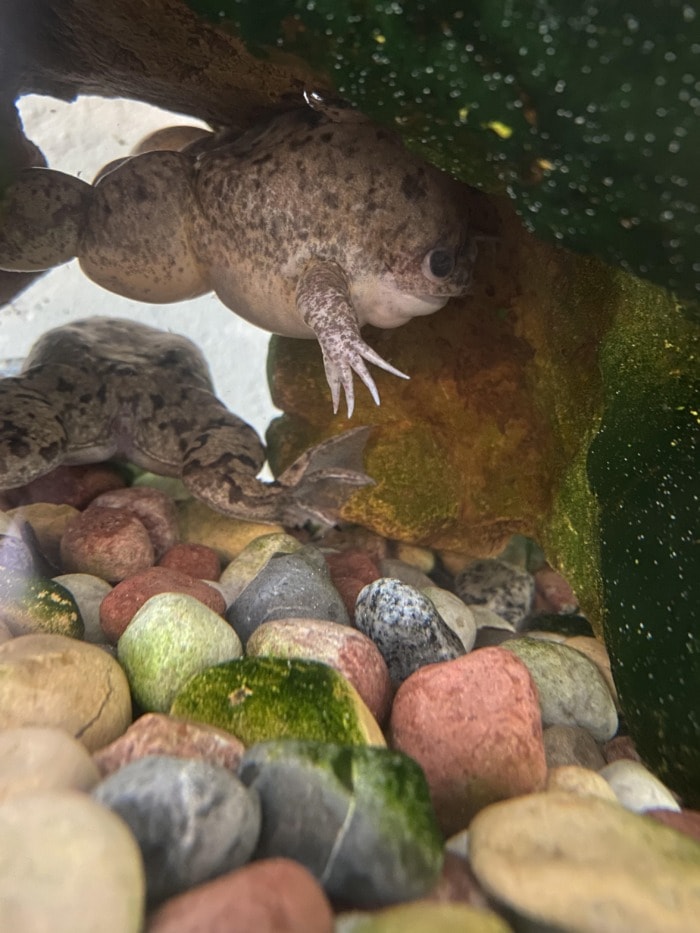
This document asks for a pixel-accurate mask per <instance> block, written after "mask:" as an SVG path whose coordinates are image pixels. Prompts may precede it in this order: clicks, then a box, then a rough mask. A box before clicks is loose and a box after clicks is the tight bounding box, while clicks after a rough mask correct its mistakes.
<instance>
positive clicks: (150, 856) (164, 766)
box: [93, 755, 261, 906]
mask: <svg viewBox="0 0 700 933" xmlns="http://www.w3.org/2000/svg"><path fill="white" fill-rule="evenodd" d="M93 796H94V798H95V799H96V800H97V801H98V802H99V803H101V804H103V805H104V806H106V807H109V809H110V810H112V811H113V812H114V813H117V814H118V815H119V816H121V817H122V819H123V820H124V821H125V822H126V823H127V824H128V826H129V827H130V829H131V831H132V832H133V834H134V836H135V837H136V840H137V842H138V844H139V847H140V849H141V854H142V856H143V861H144V867H145V870H146V888H147V898H148V903H149V905H150V906H153V905H155V904H158V903H160V902H161V901H163V900H165V899H166V898H168V897H172V896H173V895H175V894H179V893H181V892H183V891H186V890H188V889H189V888H191V887H193V886H194V885H197V884H200V883H201V882H203V881H207V880H209V879H211V878H215V877H217V876H218V875H221V874H223V873H224V872H227V871H231V870H232V869H234V868H238V867H239V866H241V865H244V864H245V863H246V862H247V861H248V860H249V859H250V857H251V855H252V853H253V851H254V849H255V846H256V844H257V841H258V836H259V834H260V822H261V816H260V801H259V799H258V796H257V794H256V793H255V792H254V791H250V790H249V789H248V788H246V787H245V786H244V785H243V784H242V783H241V781H240V780H239V779H238V778H237V777H236V775H234V774H232V773H231V772H230V771H229V770H227V769H226V768H223V767H221V766H219V765H214V764H210V763H209V762H207V761H202V760H187V759H182V758H174V757H170V756H166V755H154V756H150V757H147V758H141V759H139V760H138V761H134V762H132V763H131V764H128V765H125V766H124V767H123V768H120V769H119V771H116V772H115V773H114V774H112V775H110V776H109V777H108V778H106V779H105V780H104V781H102V783H101V784H99V785H98V786H97V787H96V788H95V790H94V791H93Z"/></svg>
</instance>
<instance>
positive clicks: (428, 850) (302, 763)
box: [239, 741, 442, 907]
mask: <svg viewBox="0 0 700 933" xmlns="http://www.w3.org/2000/svg"><path fill="white" fill-rule="evenodd" d="M239 774H240V776H241V780H242V781H243V782H244V783H245V784H247V785H248V786H251V787H253V788H254V789H255V790H257V792H258V793H259V794H260V800H261V804H262V810H263V824H262V831H261V834H260V840H259V843H258V847H257V850H256V856H257V857H269V856H280V855H281V856H286V857H289V858H294V859H295V860H296V861H298V862H301V864H302V865H305V866H306V867H307V868H308V869H309V871H311V872H312V874H313V875H314V876H315V877H316V878H318V879H319V880H320V882H321V884H322V885H323V886H324V888H325V890H326V892H327V893H328V895H329V896H330V897H332V898H337V899H339V900H340V901H342V902H343V903H346V904H352V905H357V906H367V907H369V906H381V905H385V904H392V903H395V902H397V901H402V900H409V899H412V898H415V897H420V896H421V895H422V894H425V893H426V892H427V891H429V890H430V889H431V888H432V886H433V885H434V884H435V882H436V881H437V878H438V876H439V874H440V869H441V867H442V840H441V838H440V833H439V830H438V827H437V824H436V822H435V816H434V814H433V811H432V808H431V806H430V797H429V794H428V788H427V785H426V782H425V778H424V776H423V773H422V771H421V770H420V768H419V767H418V765H417V764H416V763H415V761H412V760H411V759H410V758H408V757H407V756H405V755H401V754H398V753H397V752H392V751H389V750H388V749H385V748H363V747H358V746H356V747H348V746H339V745H326V744H321V743H318V742H290V741H286V742H264V743H261V744H259V745H254V746H253V747H252V748H249V749H248V750H247V751H246V753H245V755H244V756H243V759H242V761H241V765H240V768H239Z"/></svg>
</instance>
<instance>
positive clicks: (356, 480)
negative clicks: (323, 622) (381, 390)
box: [0, 317, 371, 526]
mask: <svg viewBox="0 0 700 933" xmlns="http://www.w3.org/2000/svg"><path fill="white" fill-rule="evenodd" d="M368 432H369V429H368V428H353V429H352V430H350V431H346V432H345V433H344V434H341V435H338V436H337V437H333V438H331V439H330V440H327V441H324V442H322V443H321V444H319V445H318V446H316V447H313V448H311V449H310V450H308V451H307V452H306V453H304V454H302V456H301V457H299V459H298V460H296V461H295V462H294V463H293V464H292V465H291V466H290V467H289V468H288V469H287V470H285V472H284V473H283V474H282V475H281V476H279V477H278V479H277V480H276V481H275V482H273V483H265V482H262V481H261V480H259V479H256V475H257V473H258V472H259V471H260V469H261V467H262V465H263V463H264V461H265V452H264V449H263V446H262V444H261V443H260V441H259V439H258V436H257V434H256V433H255V431H254V430H253V429H252V428H251V427H250V426H249V425H247V424H246V423H245V422H244V421H242V420H241V419H240V418H238V417H237V416H236V415H234V414H233V413H232V412H230V411H229V410H228V409H227V408H226V407H225V406H224V405H223V403H222V402H220V401H219V399H217V398H216V396H215V395H214V393H213V388H212V383H211V377H210V375H209V368H208V366H207V363H206V361H205V359H204V357H203V356H202V354H201V353H200V351H199V350H198V348H197V347H196V346H195V345H194V344H193V343H192V342H191V341H190V340H188V339H187V338H186V337H181V336H178V335H177V334H170V333H167V332H165V331H162V330H157V329H156V328H154V327H147V326H146V325H145V324H140V323H136V322H135V321H126V320H119V319H112V318H100V317H93V318H88V319H87V320H84V321H76V322H75V323H73V324H66V325H64V326H63V327H57V328H54V329H53V330H50V331H47V333H45V334H44V335H43V336H42V337H41V338H40V339H39V340H37V342H36V343H35V344H34V346H33V347H32V350H31V352H30V354H29V356H28V357H27V359H26V360H25V362H24V366H23V369H22V371H21V373H20V374H19V376H14V377H9V378H6V379H0V487H2V488H5V489H11V488H14V487H17V486H23V485H24V484H25V483H28V482H30V481H31V480H33V479H36V478H37V477H39V476H43V475H44V474H45V473H48V472H49V471H50V470H52V469H54V468H55V467H57V466H59V465H61V464H79V463H96V462H99V461H101V460H106V459H108V458H111V457H122V458H125V459H127V460H129V461H131V462H132V463H135V464H136V465H137V466H140V467H142V468H143V469H146V470H153V471H154V472H156V473H159V474H162V475H164V476H178V477H180V478H181V479H182V481H183V482H184V484H185V486H186V487H187V488H188V489H189V491H190V492H191V493H192V495H194V496H195V497H196V498H198V499H200V500H201V501H203V502H205V503H206V504H207V505H209V506H210V507H211V508H213V509H215V510H216V511H218V512H223V513H224V514H227V515H232V516H235V517H237V518H243V519H247V520H249V521H260V522H282V523H283V524H285V525H290V526H294V525H302V524H304V522H305V521H306V520H307V519H311V520H312V521H315V522H321V523H322V524H333V523H334V522H335V521H337V519H338V511H339V508H340V506H341V505H342V504H343V502H344V501H345V499H346V498H347V497H348V496H349V495H350V494H351V493H352V492H354V491H355V489H357V487H358V486H364V485H366V484H367V483H369V482H371V480H370V479H369V477H368V476H366V474H364V473H363V472H362V451H363V448H364V444H365V441H366V440H367V436H368Z"/></svg>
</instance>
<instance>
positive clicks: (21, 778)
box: [0, 726, 100, 802]
mask: <svg viewBox="0 0 700 933" xmlns="http://www.w3.org/2000/svg"><path fill="white" fill-rule="evenodd" d="M99 780H100V772H99V771H98V769H97V766H96V765H95V763H94V761H93V760H92V758H91V756H90V753H89V752H88V751H87V750H86V748H85V746H84V745H82V744H81V743H80V742H78V740H77V739H74V738H73V736H72V735H69V734H68V733H67V732H64V731H63V730H62V729H52V728H42V727H40V726H25V727H21V728H18V729H5V730H3V731H2V732H0V802H1V801H3V800H7V799H9V798H10V797H18V796H20V795H22V794H31V793H34V792H35V791H38V790H82V791H89V790H91V789H92V788H93V787H94V786H95V784H97V782H98V781H99Z"/></svg>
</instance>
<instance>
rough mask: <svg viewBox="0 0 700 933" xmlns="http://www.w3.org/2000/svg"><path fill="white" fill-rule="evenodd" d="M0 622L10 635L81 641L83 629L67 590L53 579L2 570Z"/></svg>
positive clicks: (79, 616)
mask: <svg viewBox="0 0 700 933" xmlns="http://www.w3.org/2000/svg"><path fill="white" fill-rule="evenodd" d="M0 620H2V621H3V622H4V623H5V625H6V626H7V627H8V629H9V630H10V631H11V632H12V634H13V635H34V634H36V635H39V634H45V635H66V636H67V637H68V638H82V637H83V635H84V634H85V626H84V625H83V620H82V617H81V615H80V610H79V609H78V605H77V603H76V601H75V600H74V599H73V596H72V595H71V594H70V593H69V592H68V590H67V589H66V588H65V587H63V586H61V584H60V583H56V582H55V581H54V580H43V579H41V578H39V577H25V576H23V575H22V574H17V573H13V572H12V571H10V570H4V571H3V573H2V577H1V579H0Z"/></svg>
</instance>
